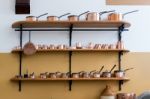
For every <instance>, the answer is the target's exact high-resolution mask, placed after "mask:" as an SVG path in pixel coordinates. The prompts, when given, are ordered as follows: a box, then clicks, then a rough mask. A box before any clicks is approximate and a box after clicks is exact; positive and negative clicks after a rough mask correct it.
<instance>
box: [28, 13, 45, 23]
mask: <svg viewBox="0 0 150 99" xmlns="http://www.w3.org/2000/svg"><path fill="white" fill-rule="evenodd" d="M47 14H48V13H44V14H42V15H39V16H27V17H26V21H38V19H39V18H40V17H42V16H45V15H47Z"/></svg>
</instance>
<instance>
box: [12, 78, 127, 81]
mask: <svg viewBox="0 0 150 99" xmlns="http://www.w3.org/2000/svg"><path fill="white" fill-rule="evenodd" d="M68 80H73V81H120V80H123V81H129V80H130V79H129V78H53V79H52V78H46V79H44V78H34V79H32V78H12V79H11V81H68Z"/></svg>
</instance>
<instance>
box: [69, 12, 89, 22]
mask: <svg viewBox="0 0 150 99" xmlns="http://www.w3.org/2000/svg"><path fill="white" fill-rule="evenodd" d="M88 12H89V11H86V12H84V13H81V14H80V15H70V16H68V20H69V21H79V18H80V16H82V15H84V14H86V13H88Z"/></svg>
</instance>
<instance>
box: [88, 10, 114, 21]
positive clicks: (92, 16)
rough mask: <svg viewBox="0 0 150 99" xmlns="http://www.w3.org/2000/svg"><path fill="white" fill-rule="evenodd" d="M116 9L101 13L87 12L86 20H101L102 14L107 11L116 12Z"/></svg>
mask: <svg viewBox="0 0 150 99" xmlns="http://www.w3.org/2000/svg"><path fill="white" fill-rule="evenodd" d="M114 11H115V10H112V11H103V12H100V13H97V12H90V13H88V14H87V16H86V20H87V21H100V20H101V16H102V15H103V14H105V13H109V12H114Z"/></svg>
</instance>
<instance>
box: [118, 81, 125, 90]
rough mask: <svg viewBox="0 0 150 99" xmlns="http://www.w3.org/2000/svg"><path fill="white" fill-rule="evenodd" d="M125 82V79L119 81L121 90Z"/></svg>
mask: <svg viewBox="0 0 150 99" xmlns="http://www.w3.org/2000/svg"><path fill="white" fill-rule="evenodd" d="M123 83H124V81H123V80H120V81H119V91H121V90H122V85H123Z"/></svg>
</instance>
